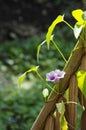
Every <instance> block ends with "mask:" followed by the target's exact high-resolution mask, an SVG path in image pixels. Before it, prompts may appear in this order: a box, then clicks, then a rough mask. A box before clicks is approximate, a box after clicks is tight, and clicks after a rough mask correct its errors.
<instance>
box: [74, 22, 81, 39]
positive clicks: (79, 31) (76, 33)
mask: <svg viewBox="0 0 86 130" xmlns="http://www.w3.org/2000/svg"><path fill="white" fill-rule="evenodd" d="M81 31H82V26H79V25H77V24H75V26H74V36H75V38H76V39H77V38H78V37H79V35H80V33H81Z"/></svg>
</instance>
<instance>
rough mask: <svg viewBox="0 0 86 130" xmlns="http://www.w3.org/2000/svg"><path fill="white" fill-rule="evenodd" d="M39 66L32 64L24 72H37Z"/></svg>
mask: <svg viewBox="0 0 86 130" xmlns="http://www.w3.org/2000/svg"><path fill="white" fill-rule="evenodd" d="M38 67H39V66H33V67H32V68H31V69H29V70H27V71H26V72H28V73H30V72H32V71H33V72H37V69H38Z"/></svg>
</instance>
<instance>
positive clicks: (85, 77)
mask: <svg viewBox="0 0 86 130" xmlns="http://www.w3.org/2000/svg"><path fill="white" fill-rule="evenodd" d="M77 80H78V87H79V88H80V90H81V92H82V93H83V95H84V96H85V98H86V71H78V73H77Z"/></svg>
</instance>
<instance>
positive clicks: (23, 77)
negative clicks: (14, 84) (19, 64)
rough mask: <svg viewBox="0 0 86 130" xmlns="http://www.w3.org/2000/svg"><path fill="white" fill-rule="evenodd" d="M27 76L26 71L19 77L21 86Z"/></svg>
mask: <svg viewBox="0 0 86 130" xmlns="http://www.w3.org/2000/svg"><path fill="white" fill-rule="evenodd" d="M25 78H26V72H25V73H24V74H22V75H21V76H20V77H19V78H18V84H19V86H21V84H22V82H23V81H24V80H25Z"/></svg>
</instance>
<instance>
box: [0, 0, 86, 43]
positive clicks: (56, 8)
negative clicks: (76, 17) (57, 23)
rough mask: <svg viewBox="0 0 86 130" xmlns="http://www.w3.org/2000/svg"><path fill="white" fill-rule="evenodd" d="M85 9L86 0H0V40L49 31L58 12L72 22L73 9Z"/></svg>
mask: <svg viewBox="0 0 86 130" xmlns="http://www.w3.org/2000/svg"><path fill="white" fill-rule="evenodd" d="M77 8H81V9H85V8H86V3H85V1H84V0H71V1H69V0H66V1H65V0H0V41H1V42H2V41H3V40H5V39H12V38H14V34H16V35H17V36H18V37H28V36H32V35H34V34H39V33H41V32H45V31H47V28H48V26H49V25H50V23H51V22H52V21H53V20H54V18H56V16H57V15H58V14H66V18H67V20H68V21H70V22H72V21H73V20H72V19H71V15H70V12H71V11H72V10H73V9H77Z"/></svg>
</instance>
